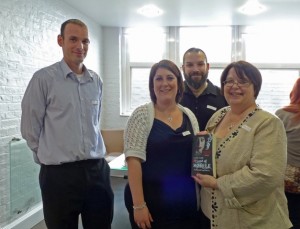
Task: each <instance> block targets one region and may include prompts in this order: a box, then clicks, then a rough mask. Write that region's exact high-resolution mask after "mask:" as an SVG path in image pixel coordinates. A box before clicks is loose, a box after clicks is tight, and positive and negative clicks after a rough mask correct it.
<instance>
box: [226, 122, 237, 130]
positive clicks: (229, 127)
mask: <svg viewBox="0 0 300 229" xmlns="http://www.w3.org/2000/svg"><path fill="white" fill-rule="evenodd" d="M234 126H235V122H231V123H230V124H229V126H228V127H227V129H228V131H231V130H232V128H233V127H234Z"/></svg>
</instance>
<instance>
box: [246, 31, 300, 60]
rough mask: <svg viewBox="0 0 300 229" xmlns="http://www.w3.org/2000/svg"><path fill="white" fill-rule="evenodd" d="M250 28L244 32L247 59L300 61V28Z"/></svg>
mask: <svg viewBox="0 0 300 229" xmlns="http://www.w3.org/2000/svg"><path fill="white" fill-rule="evenodd" d="M278 29H279V28H278V27H276V29H275V30H273V29H272V28H269V27H268V28H265V29H262V28H261V27H258V28H252V27H250V28H248V30H250V31H249V32H245V33H244V34H242V40H243V44H244V51H245V57H246V60H247V61H249V62H253V63H273V64H274V63H277V64H292V63H300V42H299V40H300V30H299V28H297V30H296V29H295V28H294V29H292V28H290V29H287V28H282V27H280V31H278Z"/></svg>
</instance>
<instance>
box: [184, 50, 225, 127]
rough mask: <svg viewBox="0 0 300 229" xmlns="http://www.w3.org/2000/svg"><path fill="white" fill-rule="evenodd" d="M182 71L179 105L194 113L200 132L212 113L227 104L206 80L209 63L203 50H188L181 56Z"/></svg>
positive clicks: (216, 88) (214, 86)
mask: <svg viewBox="0 0 300 229" xmlns="http://www.w3.org/2000/svg"><path fill="white" fill-rule="evenodd" d="M182 71H183V75H184V78H185V82H184V93H183V98H182V100H181V101H180V104H181V105H183V106H185V107H188V108H189V109H190V110H191V111H193V112H194V114H195V116H196V117H197V120H198V123H199V129H200V131H202V130H205V126H206V123H207V121H208V120H209V119H210V117H211V116H212V115H213V113H215V112H216V111H217V110H219V109H220V108H222V107H225V106H227V105H228V104H227V102H226V100H225V98H224V96H223V95H221V91H220V88H219V87H218V86H216V85H213V83H212V82H210V81H209V80H208V79H207V77H208V71H209V63H208V62H207V57H206V54H205V52H204V51H203V50H201V49H199V48H190V49H188V50H187V51H186V52H185V53H184V55H183V65H182Z"/></svg>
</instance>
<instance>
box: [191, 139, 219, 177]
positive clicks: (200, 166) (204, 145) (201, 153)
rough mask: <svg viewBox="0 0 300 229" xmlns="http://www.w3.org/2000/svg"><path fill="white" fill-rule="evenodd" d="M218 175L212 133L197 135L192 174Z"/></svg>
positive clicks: (194, 144)
mask: <svg viewBox="0 0 300 229" xmlns="http://www.w3.org/2000/svg"><path fill="white" fill-rule="evenodd" d="M197 173H201V174H207V175H211V176H214V177H215V175H216V168H215V140H214V138H213V135H212V134H206V135H196V136H195V137H194V141H193V155H192V175H195V174H197Z"/></svg>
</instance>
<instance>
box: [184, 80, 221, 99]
mask: <svg viewBox="0 0 300 229" xmlns="http://www.w3.org/2000/svg"><path fill="white" fill-rule="evenodd" d="M184 92H185V93H188V94H191V95H194V94H193V92H192V91H191V89H190V88H189V86H188V85H187V82H186V81H184ZM206 94H213V95H218V92H217V88H216V86H214V85H213V84H212V82H210V81H209V79H207V87H206V88H205V90H204V91H203V92H202V93H201V95H206Z"/></svg>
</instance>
